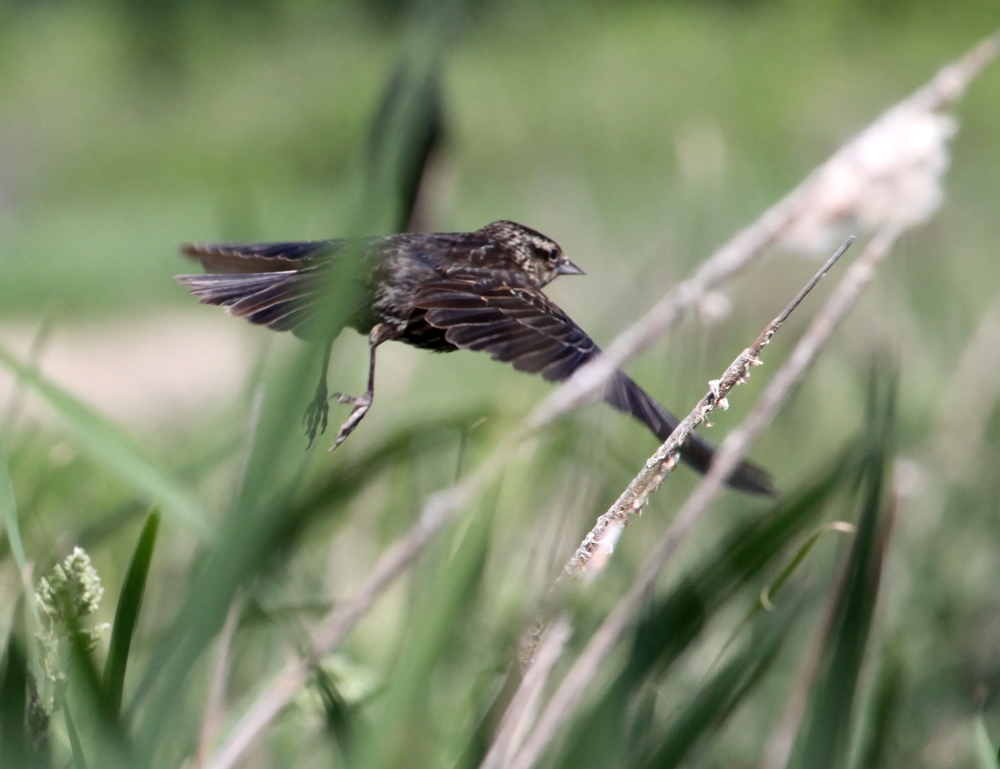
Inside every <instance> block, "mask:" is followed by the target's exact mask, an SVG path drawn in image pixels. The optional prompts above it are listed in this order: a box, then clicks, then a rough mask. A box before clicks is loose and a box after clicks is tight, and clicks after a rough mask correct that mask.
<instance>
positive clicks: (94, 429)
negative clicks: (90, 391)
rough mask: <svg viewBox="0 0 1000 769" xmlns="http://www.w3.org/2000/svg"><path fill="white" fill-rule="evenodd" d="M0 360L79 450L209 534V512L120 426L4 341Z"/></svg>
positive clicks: (167, 510) (201, 535) (203, 535)
mask: <svg viewBox="0 0 1000 769" xmlns="http://www.w3.org/2000/svg"><path fill="white" fill-rule="evenodd" d="M0 363H3V364H4V365H5V366H7V367H8V368H9V369H11V370H12V371H13V372H14V373H16V374H17V375H18V376H20V377H21V379H22V381H23V382H24V383H25V384H26V385H27V386H29V387H31V388H32V389H33V390H34V391H35V392H37V393H38V394H39V395H41V396H42V398H44V399H45V400H46V401H47V402H48V404H49V405H50V406H51V407H52V408H53V409H54V411H55V412H56V414H58V415H59V417H60V418H61V419H62V421H63V423H64V424H65V426H66V428H67V430H68V431H69V433H70V435H71V436H72V437H73V440H74V442H75V443H76V444H77V446H78V447H79V448H80V450H81V451H83V452H84V453H86V454H88V455H89V456H90V457H92V458H93V459H94V460H95V461H96V462H98V464H100V465H101V466H102V467H104V468H105V469H107V470H108V471H109V472H111V473H113V474H115V475H117V476H118V478H119V479H120V480H121V481H122V482H123V483H125V484H126V485H127V486H129V487H130V488H132V489H133V490H134V491H135V492H136V493H137V494H139V495H140V496H142V497H143V498H145V499H147V500H149V501H151V502H153V503H155V504H157V505H158V506H159V507H160V509H161V510H163V512H164V513H165V514H167V515H171V516H173V517H174V518H175V519H176V520H177V521H179V522H180V523H181V524H182V525H183V526H184V527H185V528H186V529H188V530H189V531H191V532H193V533H194V534H195V535H197V536H198V537H199V538H201V539H208V538H210V534H211V529H210V526H209V523H208V516H207V515H206V514H205V511H204V510H203V508H202V506H201V505H200V504H199V503H198V501H197V500H196V499H195V498H194V497H193V496H192V495H191V493H190V492H188V490H187V489H186V488H184V486H183V485H182V484H181V483H180V482H179V481H177V480H176V479H174V478H172V477H170V475H169V474H167V473H166V472H164V471H163V470H161V469H160V468H158V467H156V465H155V464H153V462H152V461H150V460H149V459H148V458H146V457H145V456H144V455H143V454H142V452H141V451H140V450H139V449H138V448H137V447H136V446H134V445H133V443H132V441H131V440H130V439H129V438H128V437H127V436H125V435H124V434H123V433H122V432H121V431H120V430H119V429H118V428H116V427H115V426H114V425H112V424H111V423H110V422H108V421H107V420H105V419H103V418H102V417H100V416H99V415H98V414H96V413H94V412H93V411H91V410H90V409H89V408H87V407H86V406H84V405H83V404H82V403H80V402H79V401H78V400H76V399H75V398H74V397H73V396H71V395H70V394H69V393H67V392H65V391H64V390H62V389H61V388H59V387H57V386H56V385H55V384H53V383H52V382H50V381H49V380H47V379H46V378H44V377H43V376H41V375H40V374H39V373H38V372H37V371H35V370H34V369H33V368H31V367H29V366H25V365H24V364H23V363H21V362H20V361H19V360H18V359H17V358H16V357H15V356H13V355H11V354H10V353H9V352H8V351H7V350H5V349H4V348H3V347H0Z"/></svg>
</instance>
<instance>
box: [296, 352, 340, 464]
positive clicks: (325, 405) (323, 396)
mask: <svg viewBox="0 0 1000 769" xmlns="http://www.w3.org/2000/svg"><path fill="white" fill-rule="evenodd" d="M332 345H333V341H332V340H328V342H327V344H326V346H325V347H324V348H323V365H322V366H321V367H320V370H319V384H318V385H316V395H315V396H313V399H312V401H311V402H310V403H309V405H308V406H306V413H305V414H304V415H303V416H302V422H303V424H304V425H305V426H306V435H308V436H309V446H306V450H308V449H309V447H310V446H312V444H313V441H314V440H315V439H316V433H317V432H319V433H321V434H322V433H325V432H326V418H327V414H328V413H329V411H330V406H329V400H330V396H329V395H327V392H326V370H327V368H329V366H330V350H331V348H332Z"/></svg>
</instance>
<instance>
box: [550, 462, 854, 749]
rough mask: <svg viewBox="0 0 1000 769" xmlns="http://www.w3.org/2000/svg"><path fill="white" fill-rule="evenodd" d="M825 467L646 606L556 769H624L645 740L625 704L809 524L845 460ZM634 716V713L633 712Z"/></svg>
mask: <svg viewBox="0 0 1000 769" xmlns="http://www.w3.org/2000/svg"><path fill="white" fill-rule="evenodd" d="M849 455H850V452H845V453H844V455H843V456H842V458H841V460H840V461H838V462H832V463H824V466H825V467H827V468H828V469H827V470H826V472H824V473H823V474H822V475H821V476H820V477H819V478H818V479H817V480H816V481H814V482H813V483H811V484H809V485H808V486H806V487H805V488H803V489H801V490H800V491H798V492H794V493H791V494H789V495H788V496H787V497H785V498H784V499H782V500H780V501H779V502H777V503H776V504H775V505H774V506H773V507H772V509H771V510H770V511H768V512H765V513H762V514H761V515H760V517H759V518H756V519H754V520H752V521H749V522H746V523H743V524H741V525H739V526H737V527H735V528H734V529H733V530H732V531H731V532H730V533H729V534H728V535H727V536H726V537H725V539H724V541H723V542H722V543H721V544H720V545H719V546H718V547H717V548H716V550H715V551H714V552H712V553H710V554H708V555H706V556H705V557H704V558H703V559H701V560H699V562H698V564H697V566H696V567H695V568H694V569H692V571H691V572H689V573H688V574H687V575H685V576H684V577H683V578H682V579H681V580H680V583H679V584H678V585H677V586H676V587H674V588H673V589H672V590H670V591H669V592H668V593H667V594H666V595H665V596H663V597H662V598H658V599H656V600H655V601H654V602H652V603H651V605H650V606H649V608H648V610H647V613H646V615H645V617H644V618H643V619H642V620H641V622H640V624H639V626H638V628H637V629H636V632H635V635H634V639H633V642H632V648H631V650H630V652H629V656H628V658H627V660H626V663H625V667H624V668H623V670H622V671H621V673H619V675H618V676H617V678H616V679H615V681H614V683H613V684H612V685H611V686H610V687H609V688H608V689H607V691H606V692H605V694H604V695H603V697H602V698H601V699H600V700H599V701H598V702H597V703H596V704H595V705H593V706H592V707H591V708H590V710H589V711H588V712H587V714H586V715H585V716H583V717H582V718H581V719H580V720H579V722H578V724H577V726H576V727H575V728H574V729H573V733H572V737H571V738H570V739H569V740H568V741H567V745H568V748H567V752H566V755H565V756H564V757H563V759H562V760H561V762H560V764H559V765H560V766H563V767H567V769H568V768H569V767H579V766H598V765H602V762H606V763H604V764H603V765H606V766H616V765H617V766H626V765H627V763H628V759H627V758H626V757H627V756H629V755H632V752H633V751H634V750H635V749H636V748H637V747H638V746H641V745H642V743H643V739H648V738H649V736H648V735H642V736H641V737H640V736H636V735H635V734H634V733H633V732H631V731H630V730H629V729H628V728H627V727H626V724H627V721H628V719H629V716H630V713H631V712H632V708H631V707H630V702H631V698H632V697H633V695H634V694H635V693H636V692H640V691H641V690H642V689H643V688H644V687H647V686H650V685H651V684H652V682H653V681H654V680H655V677H656V676H657V675H659V674H661V673H662V672H663V671H665V670H666V669H667V668H669V667H670V665H672V664H673V663H674V662H675V661H676V660H677V658H678V657H679V656H680V655H681V653H682V652H683V651H684V650H685V649H687V648H688V647H689V646H690V645H691V643H692V642H693V641H694V640H695V639H696V638H697V637H698V635H699V633H700V632H701V631H702V629H703V628H704V626H705V624H706V623H707V622H708V620H709V619H710V618H711V617H712V615H713V614H714V613H715V612H716V611H717V610H718V609H719V608H720V607H721V606H722V605H723V604H725V602H726V601H727V600H729V598H731V597H732V596H733V595H734V593H735V592H736V591H737V590H739V589H740V588H741V587H743V586H744V585H746V584H748V583H749V582H751V581H753V580H755V579H757V578H758V577H759V575H760V574H761V573H762V572H763V571H764V570H766V569H768V568H771V567H773V566H774V565H775V560H776V559H777V557H778V556H779V555H780V554H781V553H782V552H783V550H784V549H785V548H786V547H787V546H788V544H789V543H790V542H791V541H792V540H793V539H794V538H795V537H797V536H799V535H800V534H801V533H802V532H803V531H804V530H805V529H806V528H807V527H808V526H810V525H812V523H813V522H814V521H815V520H816V518H817V517H818V516H819V515H820V513H821V512H822V511H823V509H824V505H825V503H826V502H827V501H828V500H829V499H830V497H831V496H832V495H833V494H835V493H836V492H837V491H838V490H839V489H840V487H841V486H842V485H843V482H844V479H845V478H846V477H847V470H848V466H849V464H848V462H849V460H848V457H849ZM640 710H641V708H640Z"/></svg>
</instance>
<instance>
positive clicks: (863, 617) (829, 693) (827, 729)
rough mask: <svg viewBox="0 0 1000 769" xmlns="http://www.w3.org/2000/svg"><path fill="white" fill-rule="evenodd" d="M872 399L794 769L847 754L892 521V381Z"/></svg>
mask: <svg viewBox="0 0 1000 769" xmlns="http://www.w3.org/2000/svg"><path fill="white" fill-rule="evenodd" d="M869 398H870V406H869V415H868V421H867V424H868V430H867V436H868V445H867V447H866V449H865V452H864V458H863V462H862V465H861V483H860V485H859V492H858V500H859V506H860V515H859V516H858V524H857V526H858V528H857V534H856V536H855V538H854V541H853V543H852V547H851V551H850V554H849V556H848V560H847V563H846V565H845V568H844V571H843V575H842V579H841V580H840V582H839V586H838V591H837V593H836V594H835V596H834V603H833V613H832V618H833V620H832V622H831V624H830V631H829V633H828V635H827V637H826V638H825V639H824V642H823V643H824V648H823V652H822V657H821V660H822V661H821V664H820V667H819V672H818V674H817V678H816V682H815V685H814V686H813V691H812V695H811V699H810V703H809V706H808V707H807V709H806V718H805V719H804V720H803V722H802V725H801V726H800V728H799V732H798V734H797V735H796V741H795V746H794V748H793V750H792V756H791V760H790V761H789V764H788V766H789V769H812V768H813V767H817V766H822V767H830V769H837V768H838V767H842V766H845V765H846V763H847V759H848V757H849V755H850V749H851V743H852V739H853V734H852V732H853V712H854V709H855V708H854V706H855V699H856V694H857V689H858V684H859V681H860V677H861V672H862V665H863V663H864V658H865V650H866V647H867V645H868V637H869V633H870V631H871V624H872V619H873V617H874V614H875V604H876V600H877V598H878V591H879V583H880V581H881V576H882V565H883V562H884V558H885V553H886V549H887V545H888V538H889V532H890V530H891V524H892V516H891V514H887V515H883V510H884V508H885V506H886V500H885V494H884V485H885V475H886V472H887V468H888V467H889V466H890V462H891V451H892V440H893V425H894V415H895V389H894V381H893V383H892V384H886V383H885V382H884V381H883V380H882V379H881V377H879V376H877V375H876V376H873V382H872V386H871V395H870V396H869ZM890 512H891V511H890Z"/></svg>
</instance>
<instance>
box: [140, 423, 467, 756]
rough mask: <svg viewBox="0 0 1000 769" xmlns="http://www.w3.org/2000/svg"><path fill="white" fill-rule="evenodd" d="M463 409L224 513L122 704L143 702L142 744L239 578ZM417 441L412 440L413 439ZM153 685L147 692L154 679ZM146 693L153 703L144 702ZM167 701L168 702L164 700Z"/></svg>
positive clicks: (263, 565)
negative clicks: (318, 476) (252, 507)
mask: <svg viewBox="0 0 1000 769" xmlns="http://www.w3.org/2000/svg"><path fill="white" fill-rule="evenodd" d="M467 418H468V415H451V416H449V417H446V418H444V419H441V420H435V421H431V422H425V423H422V424H418V425H413V426H410V427H407V428H404V429H401V430H399V431H397V432H396V433H393V434H391V435H389V436H388V437H387V438H385V439H384V440H382V441H379V442H377V443H376V444H375V445H374V446H373V447H372V448H370V449H369V450H367V451H365V452H362V453H359V454H354V455H344V456H346V459H344V460H343V461H342V462H340V463H338V464H335V465H334V467H333V468H331V471H330V472H329V473H328V474H327V475H326V476H325V477H324V478H323V480H322V481H321V482H320V483H319V484H318V485H317V486H315V487H314V488H312V489H310V490H308V491H306V492H304V493H302V494H301V498H297V495H295V494H294V492H295V490H294V489H292V490H288V491H286V492H285V494H284V497H278V498H275V496H274V495H273V494H272V495H269V496H268V497H266V499H268V500H270V501H271V504H270V505H266V506H264V505H262V508H263V509H264V510H266V512H267V515H259V516H256V517H248V518H247V519H240V518H239V517H238V516H230V517H227V520H226V522H225V523H224V524H223V527H222V529H221V530H220V531H221V536H220V540H219V542H220V544H219V545H218V546H217V547H216V548H215V549H214V550H212V551H211V552H210V553H208V554H207V555H206V557H205V559H204V560H203V562H202V563H201V566H200V569H199V571H198V573H197V575H196V576H195V579H194V581H193V585H192V587H191V589H190V591H189V592H188V594H187V596H186V598H185V601H184V603H183V605H182V606H181V608H180V610H179V611H178V613H177V616H176V617H175V619H174V621H173V623H172V624H171V626H170V628H169V630H168V631H167V633H166V634H165V636H164V638H163V640H162V641H161V642H160V643H159V644H157V647H156V649H154V652H153V654H152V657H151V661H150V664H149V665H148V667H147V668H146V671H145V673H144V676H143V679H142V681H141V683H140V684H139V686H138V689H137V691H136V698H135V700H134V701H133V703H132V704H131V705H130V712H131V711H132V710H133V709H136V708H139V707H143V708H147V709H148V713H147V714H146V717H145V720H144V731H143V735H142V737H141V740H142V745H143V746H144V747H145V749H147V750H154V748H153V747H152V746H153V745H154V744H155V743H156V741H158V740H159V739H160V737H161V736H162V734H163V730H164V729H166V728H167V726H168V724H167V723H166V722H167V721H168V720H169V719H165V718H163V717H162V715H161V714H162V713H164V712H175V711H171V707H172V703H173V701H174V700H173V698H174V697H180V696H182V692H183V687H182V684H183V682H184V679H185V676H186V675H187V673H188V672H189V671H190V670H191V667H192V666H193V665H194V663H195V661H196V659H197V658H198V656H200V654H201V652H202V651H203V650H204V648H205V645H206V644H207V643H208V642H209V640H210V639H211V638H212V637H213V636H214V635H215V633H216V632H217V630H218V629H219V628H220V627H221V625H222V621H223V619H224V618H225V613H226V609H227V607H228V605H229V602H230V600H231V598H232V595H233V594H234V592H235V590H236V588H237V587H238V586H239V585H243V584H247V583H248V582H250V581H251V580H253V579H257V578H262V577H266V576H268V575H269V574H271V573H273V572H274V571H275V570H276V569H278V568H279V567H280V566H281V564H282V563H283V562H284V561H285V559H287V557H288V556H289V555H290V553H291V551H292V549H293V547H294V546H295V544H296V543H297V542H298V541H299V539H300V538H301V536H302V534H303V533H304V532H305V530H306V528H307V527H308V525H309V523H310V522H311V521H313V520H314V519H315V518H316V517H317V516H319V515H323V516H324V520H325V521H327V522H329V521H330V520H332V519H335V518H336V517H339V516H341V515H343V514H345V512H346V503H347V501H348V500H350V499H351V498H352V497H353V496H355V495H356V494H358V493H359V492H360V491H361V490H362V489H363V488H365V486H366V485H367V484H369V483H370V482H371V481H372V480H373V479H375V478H376V477H378V476H379V475H380V474H381V473H383V472H384V471H385V470H386V469H388V468H390V467H393V466H394V465H395V464H396V463H397V462H399V461H401V460H403V459H405V458H406V457H407V456H408V455H409V454H410V453H411V452H412V451H413V450H414V447H415V445H419V447H420V448H421V449H423V450H426V449H427V448H429V447H432V446H433V445H434V444H435V443H436V442H440V441H446V440H454V438H455V436H456V425H458V424H460V423H462V422H463V420H464V419H467ZM415 442H418V443H415ZM156 686H159V687H160V690H159V691H157V692H156V693H155V694H154V687H156ZM147 698H151V699H152V702H153V704H149V703H147V702H146V700H147ZM167 703H171V705H168V704H167Z"/></svg>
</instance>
